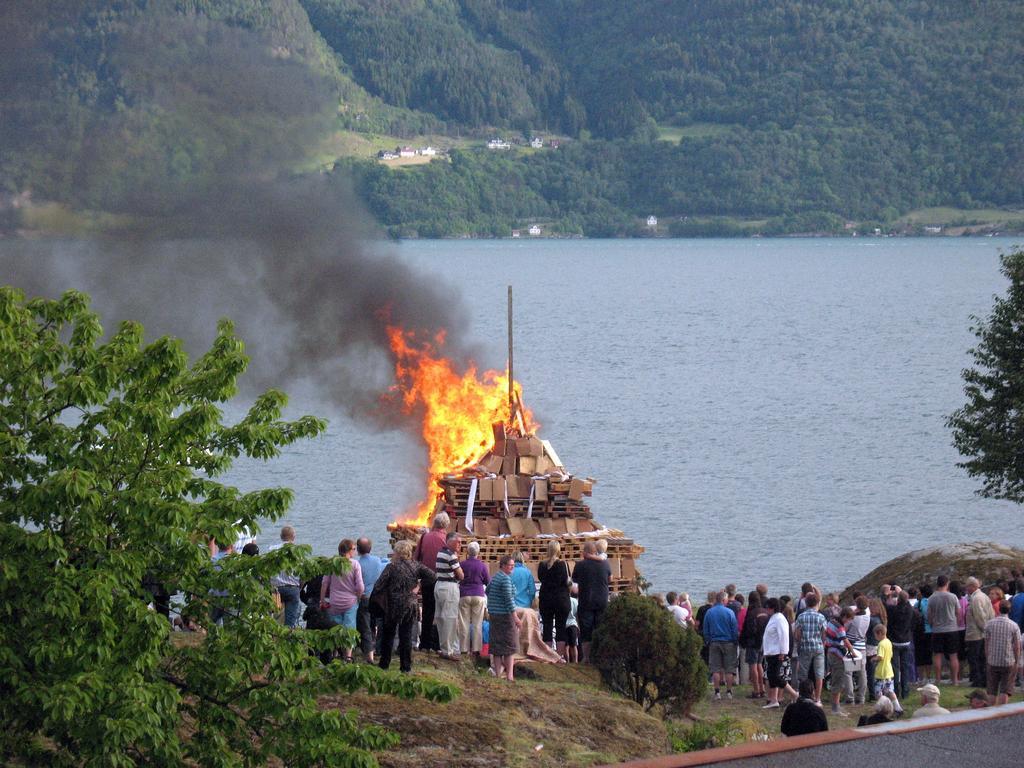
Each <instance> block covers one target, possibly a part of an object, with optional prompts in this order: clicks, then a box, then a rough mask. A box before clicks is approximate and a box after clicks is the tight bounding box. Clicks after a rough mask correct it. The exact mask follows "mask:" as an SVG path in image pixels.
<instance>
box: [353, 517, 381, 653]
mask: <svg viewBox="0 0 1024 768" xmlns="http://www.w3.org/2000/svg"><path fill="white" fill-rule="evenodd" d="M356 552H357V553H358V555H359V556H358V557H357V558H356V560H358V562H359V568H360V569H361V570H362V572H363V595H362V597H360V598H359V610H357V611H356V628H357V629H358V630H359V649H360V650H361V651H362V652H363V657H364V658H365V659H366V662H367V663H368V664H373V663H375V662H374V651H375V650H376V648H377V640H378V637H379V635H380V628H381V625H382V623H383V619H380V618H374V616H373V615H372V614H371V613H370V595H371V594H373V588H374V586H376V584H377V579H378V578H379V577H380V574H381V572H382V571H383V570H384V566H386V565H387V564H388V562H387V560H384V559H383V558H380V557H377V556H376V555H374V554H372V552H373V542H372V541H370V540H369V539H368V538H366V537H365V536H363V537H362V538H361V539H359V540H358V541H356Z"/></svg>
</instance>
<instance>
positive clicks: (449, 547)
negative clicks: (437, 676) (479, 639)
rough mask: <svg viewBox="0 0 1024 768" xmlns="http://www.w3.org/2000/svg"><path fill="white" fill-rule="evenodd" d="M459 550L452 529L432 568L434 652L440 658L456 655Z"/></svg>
mask: <svg viewBox="0 0 1024 768" xmlns="http://www.w3.org/2000/svg"><path fill="white" fill-rule="evenodd" d="M461 550H462V538H461V537H460V536H459V534H458V533H456V532H455V531H452V532H451V533H449V534H448V536H447V537H446V541H445V546H444V548H443V549H442V550H441V551H440V552H438V553H437V560H436V561H435V562H436V567H435V568H434V572H435V574H436V577H437V581H435V582H434V624H435V625H436V626H437V637H438V644H439V645H440V649H439V650H438V655H440V656H441V658H442V659H451V660H452V661H457V660H458V659H459V645H458V641H459V638H458V631H457V630H458V624H459V582H460V581H462V578H463V573H462V568H461V566H460V565H459V552H460V551H461Z"/></svg>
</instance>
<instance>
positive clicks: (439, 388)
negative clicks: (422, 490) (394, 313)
mask: <svg viewBox="0 0 1024 768" xmlns="http://www.w3.org/2000/svg"><path fill="white" fill-rule="evenodd" d="M387 332H388V339H389V342H390V345H391V351H392V353H393V354H394V357H395V380H396V382H397V384H396V385H395V386H394V387H393V388H392V396H394V397H398V398H400V399H401V403H402V407H403V409H404V410H405V411H406V412H407V413H410V414H420V415H421V416H422V420H423V423H422V430H421V434H422V436H423V440H424V442H425V443H426V444H427V456H428V468H427V472H428V477H427V493H426V498H425V499H424V501H423V502H421V503H420V504H419V505H418V507H417V509H416V511H415V513H414V517H413V518H412V519H409V520H406V521H404V522H407V523H414V524H417V525H426V524H427V523H428V521H429V520H430V517H431V515H432V514H433V511H434V505H435V503H436V500H437V496H438V493H439V486H438V483H437V481H438V480H439V479H440V478H441V477H443V476H444V475H446V474H451V473H453V472H459V471H462V470H465V469H468V468H469V467H472V466H473V465H474V464H476V463H477V462H478V461H479V460H480V459H481V458H483V456H484V454H485V453H487V451H488V449H489V448H490V447H491V445H492V444H493V442H494V434H493V432H492V429H491V425H492V424H495V423H498V422H501V423H503V424H505V425H506V426H508V427H510V428H511V427H512V426H513V416H512V414H511V413H510V409H509V400H508V370H507V369H506V370H505V372H504V373H499V372H498V371H484V372H483V373H482V374H480V375H479V376H478V375H477V368H476V366H475V365H472V364H471V365H470V367H469V368H468V369H467V370H466V372H465V373H463V374H461V375H460V374H458V373H457V372H456V370H455V367H454V365H453V363H452V361H451V360H449V359H448V358H446V357H444V356H443V355H442V353H441V352H440V350H441V348H443V347H444V341H445V335H444V331H441V332H439V333H437V334H436V335H435V336H434V338H433V339H432V340H431V341H425V342H424V341H417V339H416V334H415V333H413V332H410V331H405V330H403V329H401V328H398V327H395V326H388V329H387ZM514 387H515V394H516V400H517V402H522V387H521V386H520V384H519V382H515V384H514ZM519 411H520V413H521V415H522V428H523V429H524V430H525V431H526V432H528V433H533V432H535V431H536V429H537V426H538V425H537V424H536V423H535V422H534V421H533V414H532V413H530V411H528V410H526V409H523V408H520V409H519ZM515 424H516V427H515V428H516V429H517V431H518V429H519V424H518V420H516V421H515Z"/></svg>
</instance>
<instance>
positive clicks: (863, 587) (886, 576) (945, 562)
mask: <svg viewBox="0 0 1024 768" xmlns="http://www.w3.org/2000/svg"><path fill="white" fill-rule="evenodd" d="M1021 568H1024V550H1022V549H1017V548H1015V547H1009V546H1006V545H1004V544H995V543H993V542H990V541H976V542H972V543H967V544H952V545H949V546H944V547H930V548H928V549H918V550H914V551H913V552H907V553H906V554H904V555H900V556H899V557H894V558H893V559H892V560H890V561H889V562H887V563H883V564H882V565H880V566H878V567H877V568H875V570H873V571H871V573H869V574H868V575H867V576H865V577H864V578H862V579H860V580H859V581H856V582H854V583H853V584H851V585H850V586H848V587H847V588H846V590H845V591H844V592H843V597H844V599H846V598H848V597H850V596H851V595H852V594H853V593H854V592H864V593H865V594H877V592H878V590H879V588H880V587H881V586H882V585H883V584H899V585H900V586H901V587H904V588H907V587H914V586H918V585H920V584H923V583H925V582H928V583H930V584H934V583H935V578H936V577H937V576H939V575H940V574H945V575H946V576H949V577H950V578H954V579H960V580H963V579H966V578H967V577H968V576H977V577H978V578H979V579H981V582H982V583H983V584H991V583H993V582H995V581H997V580H999V579H1005V578H1007V577H1008V576H1009V572H1010V570H1011V569H1021Z"/></svg>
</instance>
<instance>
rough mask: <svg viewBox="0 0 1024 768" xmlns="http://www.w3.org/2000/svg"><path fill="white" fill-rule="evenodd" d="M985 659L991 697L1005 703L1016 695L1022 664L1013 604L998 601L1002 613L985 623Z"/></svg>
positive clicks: (992, 699) (990, 698)
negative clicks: (1014, 692)
mask: <svg viewBox="0 0 1024 768" xmlns="http://www.w3.org/2000/svg"><path fill="white" fill-rule="evenodd" d="M984 643H985V660H986V661H987V662H988V664H987V667H986V670H985V671H986V673H987V677H988V680H987V683H988V686H987V688H988V695H989V700H990V701H992V702H993V703H994V704H1005V703H1006V702H1008V701H1009V700H1010V696H1011V695H1013V684H1014V682H1015V680H1016V677H1017V667H1019V666H1020V654H1021V647H1020V646H1021V643H1020V627H1018V626H1017V625H1016V624H1015V623H1014V622H1012V621H1010V603H1009V601H1008V600H1003V601H1001V602H1000V603H999V615H998V616H996V617H995V618H994V619H989V621H988V622H987V623H986V624H985V640H984Z"/></svg>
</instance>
